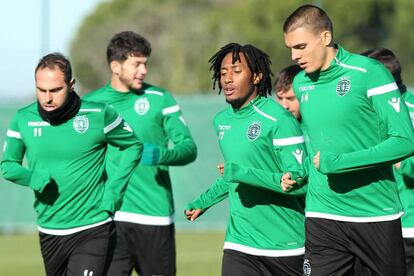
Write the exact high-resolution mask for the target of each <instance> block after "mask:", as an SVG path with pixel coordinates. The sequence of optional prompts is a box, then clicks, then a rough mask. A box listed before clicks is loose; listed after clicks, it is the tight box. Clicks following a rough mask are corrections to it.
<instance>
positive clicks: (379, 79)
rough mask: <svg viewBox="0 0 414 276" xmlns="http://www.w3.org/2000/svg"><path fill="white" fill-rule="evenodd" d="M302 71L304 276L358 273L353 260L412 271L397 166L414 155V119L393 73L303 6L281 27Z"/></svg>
mask: <svg viewBox="0 0 414 276" xmlns="http://www.w3.org/2000/svg"><path fill="white" fill-rule="evenodd" d="M283 32H284V37H285V44H286V46H287V47H288V48H289V49H290V51H291V57H292V60H294V61H295V62H297V63H298V65H299V66H300V67H301V68H302V69H303V71H302V72H300V73H299V74H298V75H296V77H295V79H294V82H293V88H294V91H295V94H296V96H297V97H298V99H300V111H301V115H302V123H303V125H304V127H305V129H306V131H307V134H308V136H309V140H310V147H309V151H310V153H309V154H310V155H311V156H314V157H313V166H311V168H310V172H309V189H308V193H307V196H306V223H305V225H306V245H305V246H306V252H305V262H304V273H305V275H351V274H352V273H354V265H355V262H356V261H357V262H360V263H361V264H362V266H363V267H364V270H365V271H368V272H369V273H376V274H379V275H405V269H404V248H403V241H402V237H401V222H400V217H401V215H402V214H403V212H402V206H401V202H400V200H399V196H398V191H397V185H396V183H395V180H394V176H393V172H392V164H394V163H396V162H398V161H400V160H402V159H404V158H406V157H408V156H410V155H412V154H413V151H414V135H413V128H412V125H411V122H410V120H409V116H408V113H407V109H406V107H405V105H404V104H402V103H401V95H400V92H399V91H398V86H397V84H396V83H395V81H394V79H393V78H392V76H391V74H390V73H389V72H388V71H387V70H386V68H385V67H384V66H383V65H382V64H380V63H378V62H375V61H373V60H372V59H369V58H366V57H363V56H360V55H356V54H352V53H350V52H348V51H346V50H345V49H343V48H342V47H341V46H339V45H337V44H335V43H334V41H333V27H332V22H331V20H330V18H329V17H328V15H327V14H326V13H325V11H323V10H322V9H321V8H319V7H317V6H313V5H303V6H301V7H299V8H298V9H296V10H295V11H294V12H293V13H292V14H291V15H290V16H289V17H288V18H287V19H286V21H285V23H284V26H283Z"/></svg>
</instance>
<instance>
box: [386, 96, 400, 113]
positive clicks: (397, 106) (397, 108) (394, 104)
mask: <svg viewBox="0 0 414 276" xmlns="http://www.w3.org/2000/svg"><path fill="white" fill-rule="evenodd" d="M388 103H389V104H390V105H391V106H392V108H394V110H395V111H396V112H400V98H398V99H397V98H396V97H392V99H391V100H389V101H388Z"/></svg>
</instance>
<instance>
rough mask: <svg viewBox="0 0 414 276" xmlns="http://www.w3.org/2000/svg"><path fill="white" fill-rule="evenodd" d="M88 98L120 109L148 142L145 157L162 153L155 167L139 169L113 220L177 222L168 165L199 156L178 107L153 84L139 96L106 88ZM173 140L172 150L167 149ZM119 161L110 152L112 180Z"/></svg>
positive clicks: (186, 161) (165, 223)
mask: <svg viewBox="0 0 414 276" xmlns="http://www.w3.org/2000/svg"><path fill="white" fill-rule="evenodd" d="M85 98H86V99H88V100H91V101H98V102H104V103H107V104H110V105H111V106H112V107H113V108H114V109H115V110H117V111H118V112H119V113H120V114H121V116H122V117H123V118H124V119H125V121H126V122H127V123H128V124H129V125H130V126H131V128H132V129H133V130H134V132H135V133H136V135H137V136H138V137H139V138H140V140H141V141H143V142H144V152H145V147H149V146H151V145H152V146H153V145H156V146H157V148H158V149H159V150H160V155H159V158H158V160H155V162H156V163H155V165H153V166H149V165H143V164H140V165H139V166H138V167H137V168H136V170H135V171H134V174H133V176H132V177H131V179H130V182H129V184H128V188H127V190H126V192H125V196H124V201H123V204H122V207H121V209H120V211H119V212H117V213H116V215H115V220H118V221H127V222H133V223H140V224H148V225H169V224H171V223H173V214H174V202H173V194H172V187H171V180H170V176H169V172H168V166H170V165H185V164H187V163H190V162H192V161H194V159H195V158H196V155H197V149H196V145H195V143H194V141H193V139H192V137H191V134H190V132H189V129H188V127H187V124H186V122H185V120H184V118H183V114H182V112H181V110H180V107H179V106H178V104H177V102H176V101H175V100H174V98H173V97H172V96H171V95H170V94H169V93H168V92H167V91H166V90H164V89H162V88H159V87H155V86H152V85H150V84H144V86H143V88H142V89H141V90H140V91H137V92H133V91H130V92H126V93H122V92H119V91H117V90H115V89H113V88H112V87H111V86H110V84H109V83H108V84H107V85H106V86H104V87H102V88H100V89H98V90H96V91H94V92H92V93H90V94H88V95H86V96H85ZM169 141H171V142H172V144H173V147H170V148H169V147H168V144H169ZM144 155H145V154H144ZM119 158H120V155H119V152H118V151H117V150H116V149H113V148H110V149H109V154H108V159H109V162H108V167H107V170H108V173H109V177H111V175H112V174H113V173H114V172H116V170H117V160H118V159H119ZM143 158H144V156H143Z"/></svg>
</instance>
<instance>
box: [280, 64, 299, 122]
mask: <svg viewBox="0 0 414 276" xmlns="http://www.w3.org/2000/svg"><path fill="white" fill-rule="evenodd" d="M300 71H302V68H300V66H299V65H290V66H287V67H285V68H283V69H282V70H280V71H279V73H278V74H277V75H276V79H275V82H274V83H273V89H274V90H275V92H276V100H277V102H278V103H279V104H280V105H281V106H283V107H284V108H286V110H287V111H289V112H290V113H292V115H293V116H294V117H295V118H296V119H297V120H298V121H299V122H300V121H301V116H300V109H299V101H298V98H296V95H295V93H294V92H293V88H292V83H293V78H294V77H295V76H296V74H297V73H299V72H300Z"/></svg>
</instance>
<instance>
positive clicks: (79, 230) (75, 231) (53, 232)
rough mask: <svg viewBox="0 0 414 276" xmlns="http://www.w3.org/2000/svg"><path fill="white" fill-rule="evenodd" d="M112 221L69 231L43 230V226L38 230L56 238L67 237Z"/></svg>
mask: <svg viewBox="0 0 414 276" xmlns="http://www.w3.org/2000/svg"><path fill="white" fill-rule="evenodd" d="M111 221H112V218H108V219H106V220H104V221H101V222H98V223H94V224H89V225H84V226H80V227H75V228H69V229H48V228H43V227H41V226H37V229H38V230H39V232H42V233H44V234H49V235H55V236H65V235H70V234H74V233H78V232H81V231H83V230H87V229H90V228H94V227H97V226H100V225H103V224H105V223H108V222H111Z"/></svg>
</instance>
